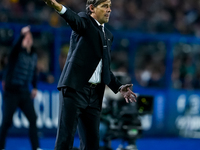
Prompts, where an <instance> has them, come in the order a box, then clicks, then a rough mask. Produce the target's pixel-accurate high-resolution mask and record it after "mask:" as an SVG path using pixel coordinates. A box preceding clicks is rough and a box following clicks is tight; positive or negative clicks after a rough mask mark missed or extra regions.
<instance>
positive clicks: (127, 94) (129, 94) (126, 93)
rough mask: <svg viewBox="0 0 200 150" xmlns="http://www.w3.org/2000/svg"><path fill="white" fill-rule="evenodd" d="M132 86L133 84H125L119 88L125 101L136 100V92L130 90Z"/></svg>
mask: <svg viewBox="0 0 200 150" xmlns="http://www.w3.org/2000/svg"><path fill="white" fill-rule="evenodd" d="M132 86H133V84H125V85H123V86H122V87H121V89H120V93H121V94H122V95H123V97H124V98H125V100H126V103H129V102H131V103H132V102H137V100H136V98H137V96H136V94H135V93H134V92H133V91H131V90H130V88H131V87H132Z"/></svg>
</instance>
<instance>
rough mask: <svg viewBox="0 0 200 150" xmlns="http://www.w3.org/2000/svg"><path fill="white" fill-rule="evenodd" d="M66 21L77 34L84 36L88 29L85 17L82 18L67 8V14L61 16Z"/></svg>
mask: <svg viewBox="0 0 200 150" xmlns="http://www.w3.org/2000/svg"><path fill="white" fill-rule="evenodd" d="M61 17H63V18H64V20H65V21H66V22H67V23H68V24H69V26H70V27H71V28H72V30H74V31H75V32H77V33H79V34H83V33H84V31H85V29H86V28H87V19H86V18H84V17H80V16H79V15H78V14H76V13H75V12H74V11H72V10H71V9H70V8H67V10H66V12H65V13H64V14H62V15H61Z"/></svg>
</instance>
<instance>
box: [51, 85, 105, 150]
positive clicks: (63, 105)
mask: <svg viewBox="0 0 200 150" xmlns="http://www.w3.org/2000/svg"><path fill="white" fill-rule="evenodd" d="M101 99H102V95H101V94H99V93H98V91H97V88H91V87H89V86H85V87H84V88H83V91H81V92H78V91H76V90H74V89H71V88H64V89H62V90H61V91H60V116H59V126H58V131H57V139H56V145H55V150H71V149H73V142H74V135H75V132H76V129H77V126H78V133H79V138H80V150H98V149H99V123H100V108H101V102H102V101H101Z"/></svg>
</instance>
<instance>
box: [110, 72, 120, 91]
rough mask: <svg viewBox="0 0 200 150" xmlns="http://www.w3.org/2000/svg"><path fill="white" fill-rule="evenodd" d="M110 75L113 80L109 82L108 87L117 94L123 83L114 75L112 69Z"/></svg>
mask: <svg viewBox="0 0 200 150" xmlns="http://www.w3.org/2000/svg"><path fill="white" fill-rule="evenodd" d="M110 77H111V81H110V83H109V84H108V87H109V88H110V89H111V90H112V91H113V92H114V93H115V94H116V93H117V92H118V90H119V87H120V86H122V84H121V83H120V82H119V80H118V79H117V78H116V77H115V76H114V74H113V73H112V72H111V71H110Z"/></svg>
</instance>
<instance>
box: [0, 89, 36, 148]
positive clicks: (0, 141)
mask: <svg viewBox="0 0 200 150" xmlns="http://www.w3.org/2000/svg"><path fill="white" fill-rule="evenodd" d="M3 100H4V103H3V121H2V126H1V128H0V149H5V141H6V135H7V132H8V129H9V128H10V127H11V125H12V117H13V114H14V112H15V111H16V109H17V107H19V108H20V109H21V110H22V112H23V113H24V114H25V116H26V117H27V119H28V121H29V137H30V141H31V145H32V150H36V149H37V148H38V147H39V141H38V136H37V127H36V119H37V117H36V113H35V110H34V107H33V101H32V99H31V96H30V92H28V91H27V92H8V91H5V92H4V96H3Z"/></svg>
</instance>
